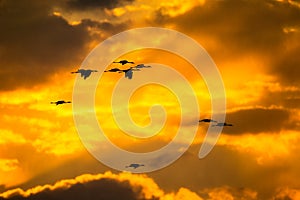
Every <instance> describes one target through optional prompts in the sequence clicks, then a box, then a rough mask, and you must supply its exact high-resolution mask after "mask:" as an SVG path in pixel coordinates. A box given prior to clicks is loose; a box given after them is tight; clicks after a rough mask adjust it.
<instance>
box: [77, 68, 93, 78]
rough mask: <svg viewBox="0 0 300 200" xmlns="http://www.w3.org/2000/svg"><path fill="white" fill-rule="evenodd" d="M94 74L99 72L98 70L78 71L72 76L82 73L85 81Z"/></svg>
mask: <svg viewBox="0 0 300 200" xmlns="http://www.w3.org/2000/svg"><path fill="white" fill-rule="evenodd" d="M92 72H98V71H97V70H92V69H78V70H77V71H76V72H71V73H72V74H74V73H80V75H81V77H83V78H84V79H86V78H88V77H89V76H90V75H91V73H92Z"/></svg>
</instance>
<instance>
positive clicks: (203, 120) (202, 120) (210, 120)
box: [199, 119, 217, 123]
mask: <svg viewBox="0 0 300 200" xmlns="http://www.w3.org/2000/svg"><path fill="white" fill-rule="evenodd" d="M199 122H216V123H217V121H216V120H212V119H201V120H199Z"/></svg>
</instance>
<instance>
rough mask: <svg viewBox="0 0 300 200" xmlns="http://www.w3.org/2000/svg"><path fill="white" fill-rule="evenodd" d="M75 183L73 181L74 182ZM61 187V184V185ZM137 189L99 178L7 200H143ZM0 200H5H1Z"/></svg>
mask: <svg viewBox="0 0 300 200" xmlns="http://www.w3.org/2000/svg"><path fill="white" fill-rule="evenodd" d="M74 182H75V181H74ZM62 185H63V183H62ZM54 187H55V186H54ZM138 189H139V188H138V187H137V188H135V191H134V190H133V187H131V186H130V184H129V182H128V181H117V180H114V179H110V178H101V179H100V180H92V181H89V182H86V183H80V182H77V183H75V184H65V185H63V186H62V187H55V188H54V189H52V188H45V189H42V190H40V191H39V192H38V193H35V194H31V195H29V196H27V197H26V196H24V195H22V194H21V193H18V192H15V194H12V195H11V196H10V197H9V198H7V199H11V200H16V199H19V200H20V199H28V200H35V199H43V200H48V199H57V200H59V199H62V200H65V199H74V200H76V199H87V200H88V199H90V200H92V199H103V200H116V199H124V200H134V199H140V200H143V199H145V198H140V197H141V194H139V190H138ZM0 199H5V198H1V197H0Z"/></svg>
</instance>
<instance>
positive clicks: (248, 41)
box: [0, 0, 300, 200]
mask: <svg viewBox="0 0 300 200" xmlns="http://www.w3.org/2000/svg"><path fill="white" fill-rule="evenodd" d="M0 26H1V31H0V41H1V42H0V110H1V115H0V199H6V198H8V199H45V200H47V199H51V198H52V197H55V198H56V199H75V200H76V199H88V198H90V199H101V198H102V199H125V200H126V199H145V200H146V199H161V200H173V199H175V200H227V199H228V200H233V199H237V200H242V199H243V200H256V199H263V200H264V199H267V200H275V199H276V200H287V199H292V200H294V199H300V181H299V180H300V154H299V152H300V147H299V142H300V120H299V119H300V79H299V75H300V56H299V53H300V42H299V41H300V1H298V0H248V1H246V0H189V1H183V0H173V1H168V0H153V1H148V0H125V1H121V0H61V1H51V0H43V1H38V0H23V1H12V0H0ZM150 26H151V27H161V28H168V29H171V30H176V31H179V32H181V33H183V34H185V35H187V36H189V37H191V38H193V39H194V40H195V41H197V42H198V43H199V44H200V45H201V46H202V47H203V48H204V49H205V50H206V51H207V53H208V54H209V55H210V56H211V58H212V59H213V61H214V62H215V64H216V66H217V67H218V69H219V71H220V74H221V76H222V79H223V83H224V87H225V92H226V103H227V110H226V122H229V123H232V124H234V126H232V127H224V128H223V131H222V134H221V136H220V137H219V140H218V142H217V144H216V146H215V147H214V149H213V150H212V151H211V152H210V153H209V154H208V155H207V156H206V157H205V158H203V159H199V158H198V152H199V149H200V146H201V144H202V143H203V139H204V136H205V134H206V131H207V129H208V126H209V125H208V124H199V125H198V122H197V120H198V119H193V118H191V119H188V120H190V121H188V122H189V123H187V124H185V128H186V129H185V130H186V131H187V134H188V131H189V130H190V129H192V128H193V127H197V128H198V129H197V134H196V138H195V140H194V142H193V144H192V145H191V146H190V148H189V149H188V150H187V151H186V152H185V153H184V154H183V155H182V157H180V158H179V159H178V160H177V161H175V162H174V163H173V164H171V165H170V166H168V167H165V168H163V169H160V170H158V171H154V172H150V173H146V174H134V173H128V172H121V171H118V170H114V169H111V168H110V167H108V166H105V165H104V164H102V163H101V162H99V161H98V160H97V159H96V158H94V157H93V156H92V155H91V154H90V153H89V152H88V151H87V149H86V148H85V146H84V145H83V143H82V141H81V140H80V137H79V135H78V129H76V126H75V122H74V119H73V107H72V104H65V105H59V106H55V105H53V104H50V102H51V101H57V100H61V99H63V100H66V101H72V98H73V87H74V84H75V83H76V80H77V79H80V77H79V76H80V75H78V77H77V75H76V74H71V73H70V72H72V71H76V70H77V69H79V68H80V67H86V66H82V63H83V61H84V59H85V58H86V57H87V56H88V55H89V53H90V52H91V51H92V49H94V48H95V47H96V46H97V45H98V44H99V43H101V42H102V41H104V40H105V39H107V38H109V37H110V36H113V35H115V34H117V33H120V32H122V31H125V30H129V29H133V28H142V27H150ZM145 38H147V39H149V38H150V39H151V35H146V36H145ZM142 39H144V37H136V40H137V41H138V40H142ZM157 42H159V40H158V41H157ZM174 43H176V41H174ZM180 45H182V48H184V49H188V48H189V47H188V46H185V44H180ZM191 53H192V52H191ZM103 56H105V55H103ZM115 59H116V60H120V59H127V60H133V61H135V62H136V63H138V64H139V63H161V64H163V65H166V66H169V67H170V68H172V69H174V70H176V71H178V73H179V74H181V75H182V77H184V78H185V79H186V80H188V81H189V82H190V84H191V87H192V88H193V90H194V96H195V98H196V99H197V101H198V106H199V109H200V114H199V119H200V118H209V117H210V116H211V107H212V105H211V96H210V94H209V91H208V89H207V86H206V84H205V81H204V78H203V77H201V75H200V74H198V73H197V72H196V70H195V69H194V68H193V66H192V65H191V63H189V62H188V61H187V60H185V59H184V58H182V57H180V56H178V55H174V54H172V53H170V52H166V51H162V50H155V49H142V50H137V51H132V52H128V53H127V54H125V55H122V56H121V57H118V58H115ZM128 66H129V65H128ZM130 66H131V65H130ZM88 67H89V68H95V69H96V68H97V69H98V67H99V66H88ZM114 67H119V68H124V69H125V68H126V65H125V66H121V65H119V64H110V65H109V66H107V69H110V68H114ZM99 74H102V72H101V73H100V72H97V73H93V74H92V75H91V77H89V79H91V80H93V79H96V78H99ZM151 76H158V77H161V78H162V79H164V80H165V81H167V82H170V83H172V84H173V85H175V86H178V87H179V88H180V87H181V86H182V84H181V82H180V81H179V79H177V78H174V77H173V76H170V75H168V74H166V73H162V72H161V70H160V68H159V66H153V67H152V68H146V69H142V70H141V71H139V72H134V77H133V80H128V79H125V78H124V74H119V73H103V74H102V76H101V78H100V79H99V82H98V87H97V90H96V96H95V109H96V114H97V120H98V122H99V123H100V124H101V126H102V128H103V129H104V130H105V133H106V134H107V137H108V138H109V139H110V140H111V141H112V142H113V143H114V144H116V145H118V146H119V147H121V148H122V149H125V150H128V151H132V152H138V153H141V152H148V151H154V150H156V149H159V148H161V147H163V146H165V145H166V144H168V142H170V141H171V140H172V138H173V137H174V136H175V134H176V131H177V130H178V128H179V124H180V120H181V119H180V117H179V116H180V112H181V109H180V106H181V104H180V102H181V101H180V100H178V99H177V98H176V94H174V93H172V92H170V91H169V90H168V88H166V87H162V86H159V85H146V86H144V87H141V88H139V89H138V90H136V91H135V92H134V93H133V95H132V97H131V98H130V101H129V105H128V106H127V107H128V109H129V111H130V114H131V117H132V119H133V121H134V122H135V123H136V124H138V125H139V126H146V125H147V124H149V123H150V122H151V116H150V115H149V109H150V108H151V106H152V105H156V104H160V105H162V106H163V107H164V109H165V111H166V121H165V124H164V126H163V127H162V129H161V130H160V131H159V132H158V134H157V135H155V136H153V137H151V138H149V139H135V138H132V137H129V136H128V135H126V134H125V133H124V131H122V130H120V129H119V127H118V124H116V122H115V120H114V118H113V114H112V108H111V97H112V91H113V88H114V86H115V84H116V83H117V82H118V81H123V82H122V83H125V82H126V81H127V83H134V82H133V81H135V80H136V81H137V80H139V79H143V77H148V78H149V77H150V78H151ZM135 78H136V79H135ZM128 81H132V82H128ZM122 86H123V89H124V88H126V85H124V84H123V85H122ZM124 90H126V89H124ZM124 94H125V92H124ZM122 95H123V93H120V95H119V97H118V98H123V96H122ZM189 95H190V94H186V96H185V97H184V98H186V99H188V98H191V96H189ZM83 96H84V95H83ZM82 98H84V97H82ZM125 107H126V105H125ZM125 107H124V105H120V106H119V107H117V108H113V109H116V110H118V111H120V113H122V112H127V110H126V109H124V108H125ZM127 107H126V108H127ZM187 110H188V111H190V110H193V108H192V107H188V108H187ZM150 114H151V113H150ZM156 117H157V118H156V119H157V120H162V119H163V115H162V114H159V115H157V116H156ZM121 118H122V116H121ZM193 120H194V121H195V120H196V123H193ZM83 125H84V126H86V130H90V129H89V128H90V127H89V126H88V120H87V125H86V124H83ZM154 129H155V130H156V129H157V127H156V126H155V124H154V126H152V128H150V129H148V130H147V133H149V134H152V131H153V130H154ZM90 131H91V132H92V131H94V130H93V129H91V130H90ZM132 131H136V130H134V129H132ZM50 197H51V198H50Z"/></svg>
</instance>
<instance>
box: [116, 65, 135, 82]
mask: <svg viewBox="0 0 300 200" xmlns="http://www.w3.org/2000/svg"><path fill="white" fill-rule="evenodd" d="M121 71H122V72H124V73H125V78H128V79H132V76H133V71H140V69H135V68H133V67H130V68H129V69H124V70H121ZM119 73H121V72H119Z"/></svg>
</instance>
